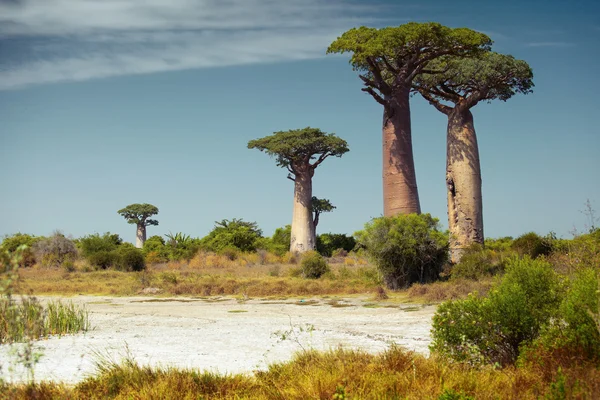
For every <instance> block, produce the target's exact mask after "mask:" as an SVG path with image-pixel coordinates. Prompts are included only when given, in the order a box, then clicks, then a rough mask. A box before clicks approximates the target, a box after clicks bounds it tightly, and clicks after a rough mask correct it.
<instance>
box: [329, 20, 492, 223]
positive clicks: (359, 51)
mask: <svg viewBox="0 0 600 400" xmlns="http://www.w3.org/2000/svg"><path fill="white" fill-rule="evenodd" d="M490 46H491V40H490V38H489V37H487V36H486V35H484V34H482V33H479V32H475V31H473V30H471V29H467V28H455V29H452V28H448V27H446V26H443V25H440V24H438V23H434V22H427V23H417V22H409V23H407V24H404V25H400V26H398V27H388V28H382V29H376V28H367V27H364V26H363V27H360V28H353V29H350V30H349V31H347V32H345V33H343V34H342V36H340V37H339V38H337V40H335V41H334V42H333V43H331V45H330V46H329V48H328V49H327V53H345V52H351V53H352V57H351V58H350V64H351V65H352V67H353V68H354V70H356V71H359V72H360V75H359V78H360V79H361V80H362V81H363V83H364V86H365V87H363V89H362V90H363V91H364V92H366V93H368V94H370V95H371V96H372V97H373V98H374V99H375V101H377V102H378V103H379V104H381V105H382V106H383V129H382V137H383V140H382V142H383V215H384V216H392V215H396V214H410V213H420V212H421V206H420V204H419V192H418V190H417V178H416V174H415V165H414V159H413V150H412V133H411V122H410V104H409V97H410V93H411V89H412V82H413V80H414V79H415V78H416V77H417V76H419V75H422V74H428V73H432V72H434V71H431V70H430V69H429V68H428V64H429V63H430V62H431V61H432V60H435V59H436V58H438V57H442V56H446V55H456V56H466V55H470V54H476V53H478V52H482V51H487V50H489V48H490Z"/></svg>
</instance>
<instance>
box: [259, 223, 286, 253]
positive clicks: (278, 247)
mask: <svg viewBox="0 0 600 400" xmlns="http://www.w3.org/2000/svg"><path fill="white" fill-rule="evenodd" d="M291 237H292V226H291V225H286V226H284V227H282V228H277V229H275V233H273V236H272V237H271V239H270V240H266V241H265V242H263V243H262V244H260V245H259V247H262V248H264V249H265V250H268V251H270V252H271V253H274V254H277V255H278V256H283V255H284V254H285V253H287V252H288V251H289V250H290V242H291Z"/></svg>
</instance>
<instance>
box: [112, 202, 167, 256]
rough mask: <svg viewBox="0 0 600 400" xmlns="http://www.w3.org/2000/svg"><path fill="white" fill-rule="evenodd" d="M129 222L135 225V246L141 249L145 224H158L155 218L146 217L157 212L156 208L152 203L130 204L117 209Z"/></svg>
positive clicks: (144, 236)
mask: <svg viewBox="0 0 600 400" xmlns="http://www.w3.org/2000/svg"><path fill="white" fill-rule="evenodd" d="M117 212H118V213H119V214H121V216H122V217H123V218H125V219H126V220H127V223H129V224H135V225H137V230H136V237H135V238H136V240H135V247H137V248H138V249H141V248H142V247H144V242H145V241H146V226H148V225H158V221H157V220H155V219H148V218H150V217H151V216H153V215H156V214H158V208H156V207H155V206H153V205H152V204H147V203H144V204H138V203H135V204H130V205H128V206H127V207H125V208H123V209H120V210H119V211H117Z"/></svg>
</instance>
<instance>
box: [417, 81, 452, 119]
mask: <svg viewBox="0 0 600 400" xmlns="http://www.w3.org/2000/svg"><path fill="white" fill-rule="evenodd" d="M417 90H418V91H419V93H420V94H421V96H423V98H424V99H425V100H427V101H428V102H429V104H431V105H432V106H434V107H435V108H437V110H438V111H439V112H441V113H444V114H446V115H450V113H451V112H452V107H449V106H447V105H444V104H442V103H440V102H439V101H438V100H436V99H435V98H434V97H433V96H431V95H430V94H429V93H427V91H426V90H425V89H423V88H417Z"/></svg>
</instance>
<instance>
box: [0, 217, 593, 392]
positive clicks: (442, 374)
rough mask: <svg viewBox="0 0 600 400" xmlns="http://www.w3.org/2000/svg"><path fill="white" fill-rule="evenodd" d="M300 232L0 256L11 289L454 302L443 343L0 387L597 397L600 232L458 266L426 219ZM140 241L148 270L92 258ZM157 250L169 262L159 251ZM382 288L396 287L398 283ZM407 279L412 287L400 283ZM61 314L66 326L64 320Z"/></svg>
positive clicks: (440, 331) (15, 315)
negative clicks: (421, 351)
mask: <svg viewBox="0 0 600 400" xmlns="http://www.w3.org/2000/svg"><path fill="white" fill-rule="evenodd" d="M288 235H289V227H285V228H280V229H278V230H277V231H276V233H275V235H274V236H273V237H272V238H265V237H263V236H262V232H260V230H259V229H258V227H257V226H256V225H254V224H252V223H250V224H247V223H243V221H241V220H233V221H228V220H224V221H222V222H221V223H217V226H216V227H215V231H213V232H212V233H211V234H210V235H209V236H208V237H207V238H204V239H193V238H190V237H189V236H186V235H183V234H174V235H173V234H169V235H167V239H168V240H164V239H162V238H160V237H158V236H155V237H151V238H149V239H148V240H147V241H146V243H145V247H144V249H142V250H137V249H135V248H133V246H131V245H127V244H125V243H122V241H121V240H120V238H118V236H116V235H113V234H110V233H107V234H104V235H92V236H87V237H84V238H81V239H78V240H71V239H69V238H66V237H65V236H62V235H60V236H59V234H56V235H55V237H54V238H53V239H52V240H50V241H48V240H47V239H46V238H34V237H32V236H29V235H22V234H19V235H15V236H12V237H10V238H7V239H6V240H5V242H6V245H5V244H3V248H4V249H11V250H8V251H7V250H4V251H3V252H2V257H3V260H10V263H9V264H10V268H8V267H7V268H5V274H4V275H3V276H4V277H5V278H6V279H4V278H3V281H2V285H3V286H2V287H3V288H4V287H10V290H11V293H12V292H19V293H36V294H43V293H55V294H75V293H92V294H115V295H131V294H138V293H146V292H145V291H144V290H145V289H153V291H152V293H162V294H165V295H188V296H214V295H219V296H221V295H236V296H239V295H243V296H244V298H248V297H265V296H282V295H283V296H295V295H330V294H352V293H367V292H370V293H372V295H373V296H374V298H377V299H380V300H381V301H394V300H397V298H398V294H399V293H400V294H401V296H405V297H403V298H408V299H410V300H412V301H415V302H428V303H441V304H440V305H439V307H438V310H437V312H436V315H435V316H434V319H433V327H432V339H433V342H432V345H431V355H430V356H429V357H424V356H421V355H416V354H414V353H411V352H409V351H406V350H403V349H399V348H394V347H392V348H391V349H390V350H388V351H387V352H384V353H382V354H379V355H371V354H367V353H363V352H360V351H353V350H343V349H337V350H331V351H329V352H324V353H323V352H321V353H319V352H315V351H311V350H309V351H303V352H302V353H300V354H298V355H297V356H296V357H295V358H294V359H293V360H291V361H289V362H286V363H281V364H274V365H271V366H270V367H269V369H268V370H267V371H258V372H255V373H254V374H253V375H219V374H214V373H210V372H198V371H193V370H178V369H170V368H150V367H145V366H141V365H138V364H137V363H136V362H135V361H133V360H126V361H124V362H122V363H120V364H115V363H111V362H109V361H106V360H105V361H101V362H100V363H99V369H98V373H97V374H96V375H95V376H93V377H90V378H88V379H86V380H85V381H83V382H81V383H79V384H78V385H76V386H65V385H61V384H59V383H57V384H55V383H30V384H24V385H8V384H6V383H1V384H2V385H4V386H3V387H1V388H0V390H3V393H10V394H11V398H16V399H18V398H32V397H35V398H42V399H44V398H46V399H55V398H56V399H58V398H72V399H83V398H86V399H87V398H117V399H121V398H122V399H125V398H167V397H169V398H173V397H176V398H198V397H200V398H232V399H233V398H255V399H271V398H285V399H295V398H297V399H301V398H302V399H304V398H330V399H343V398H409V399H411V398H414V399H420V398H437V399H446V400H447V399H475V398H520V399H529V398H531V399H534V398H535V399H539V398H594V396H596V395H597V393H600V269H599V266H600V230H599V229H597V228H593V229H590V230H589V232H588V233H585V234H579V235H577V236H576V237H574V238H573V239H568V240H567V239H558V238H556V237H555V235H553V234H549V235H546V236H540V235H537V234H535V233H527V234H525V235H523V236H521V237H519V238H516V239H513V238H508V237H507V238H500V239H488V240H486V243H485V246H479V245H475V246H472V247H471V248H469V249H468V250H467V251H466V252H465V253H464V254H463V256H462V258H461V261H460V262H459V263H458V264H451V263H449V262H447V259H446V256H445V254H446V253H447V243H448V241H447V235H446V233H444V232H441V231H440V230H439V229H438V227H437V220H435V219H434V218H432V217H430V216H429V215H420V216H403V217H392V218H377V219H374V220H373V221H371V222H370V223H369V224H367V225H366V226H365V229H364V230H363V231H361V232H357V234H356V237H357V239H358V240H357V245H356V246H355V247H354V248H353V249H351V250H350V251H349V252H347V250H346V249H344V248H343V247H342V248H340V249H336V250H331V246H330V247H329V250H331V256H329V255H324V254H319V252H310V253H307V254H305V255H304V256H303V257H298V256H297V255H295V254H292V253H289V252H285V251H284V250H283V247H282V246H281V243H283V242H285V241H286V240H287V237H288ZM224 238H225V239H224ZM226 238H229V239H226ZM326 238H327V239H326V240H324V241H323V243H332V242H334V241H337V243H342V242H344V241H345V239H344V238H342V237H341V235H340V236H339V237H335V236H334V235H332V234H329V236H326ZM246 239H251V240H249V241H248V240H246ZM67 240H69V241H72V243H73V244H74V245H75V248H76V254H73V252H72V251H63V250H64V249H70V246H69V245H65V243H66V242H65V241H67ZM19 241H28V242H29V243H31V242H34V243H36V245H35V246H34V249H36V248H38V245H37V243H45V244H44V246H46V247H45V248H48V249H51V251H45V252H42V253H40V252H36V251H34V252H33V253H31V254H32V255H33V257H35V260H36V262H35V263H34V264H30V263H23V262H22V261H21V260H22V259H21V258H15V257H12V258H11V255H13V256H14V253H19V254H25V250H26V248H24V247H20V245H19ZM15 242H16V244H17V245H16V247H15ZM207 243H210V245H211V246H212V247H211V248H210V249H208V248H207ZM4 246H6V247H4ZM242 246H250V247H246V248H245V249H244V248H241V247H242ZM252 248H255V249H254V250H252ZM15 249H16V250H15ZM52 249H54V250H52ZM267 249H268V250H267ZM329 250H328V251H329ZM127 252H131V254H134V252H135V254H136V256H135V257H136V259H137V260H142V261H143V262H144V267H143V268H139V270H137V271H136V270H135V269H134V268H129V267H124V266H123V264H119V261H118V258H115V260H113V261H112V262H111V263H110V264H107V265H106V266H105V267H102V266H98V267H94V266H93V263H91V262H90V257H92V259H93V257H94V255H97V254H104V253H108V254H113V255H115V257H118V255H119V254H125V253H127ZM192 253H193V254H192ZM40 254H41V257H42V258H41V261H40V260H38V258H37V257H38V256H39V255H40ZM48 254H59V255H64V259H63V260H62V262H61V263H60V266H58V261H56V260H57V259H58V258H52V257H50V258H48ZM140 257H141V258H140ZM152 257H158V258H159V260H158V261H157V262H151V260H152ZM48 259H51V260H52V262H50V263H48V262H46V261H47V260H48ZM5 264H6V263H5ZM9 264H6V265H9ZM25 265H30V266H25ZM140 265H141V264H140ZM19 266H21V268H20V269H19ZM17 271H18V273H17ZM384 285H386V286H387V289H388V290H389V289H390V288H391V289H392V290H389V291H386V290H385V289H384V287H383V286H384ZM404 287H408V290H406V291H398V290H393V289H395V288H404ZM3 290H4V289H3ZM388 295H389V296H391V299H389V300H388V299H387V297H388ZM2 307H4V309H3V311H2V315H3V317H4V318H6V317H7V316H8V318H9V319H10V320H12V321H30V320H36V318H37V317H36V315H46V317H45V318H46V319H47V320H48V321H50V320H56V321H59V322H60V321H74V320H78V321H83V322H81V323H80V324H79V325H77V324H74V327H73V328H71V327H70V326H71V325H69V324H66V323H65V324H62V325H61V324H60V323H58V324H53V323H50V322H48V323H47V326H48V328H43V329H42V328H41V327H45V326H46V322H44V323H43V324H42V323H29V322H25V323H24V325H23V326H25V327H27V329H30V328H31V326H35V327H36V328H35V329H38V330H35V329H33V330H31V332H33V333H23V332H25V331H24V330H22V329H21V330H19V329H17V328H14V327H13V325H10V324H7V323H3V325H4V326H8V328H7V329H5V330H4V331H2V332H1V333H0V335H2V341H3V342H5V341H15V340H21V339H19V338H25V340H27V338H29V339H30V338H38V337H41V336H44V335H47V334H52V333H56V332H63V333H66V332H72V331H75V330H77V329H86V324H87V317H86V316H85V315H84V314H81V313H80V314H77V312H80V311H77V310H75V309H73V307H72V306H70V305H63V304H52V303H51V304H48V306H47V308H44V310H42V308H41V305H40V304H39V302H37V300H35V299H34V298H24V299H23V300H21V301H14V300H12V298H4V299H3V303H2ZM9 309H10V311H7V310H9ZM69 309H70V310H71V314H72V315H73V317H56V318H55V317H52V315H58V314H60V315H63V314H64V315H66V314H68V311H69ZM52 310H56V311H52ZM58 310H61V311H60V312H59V311H58ZM61 312H62V314H61ZM77 316H79V317H77ZM77 318H79V319H77ZM55 325H60V326H63V327H62V328H60V329H58V330H53V329H54V328H52V326H55ZM7 332H9V333H7ZM11 332H16V333H11ZM9 337H10V339H7V338H9Z"/></svg>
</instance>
